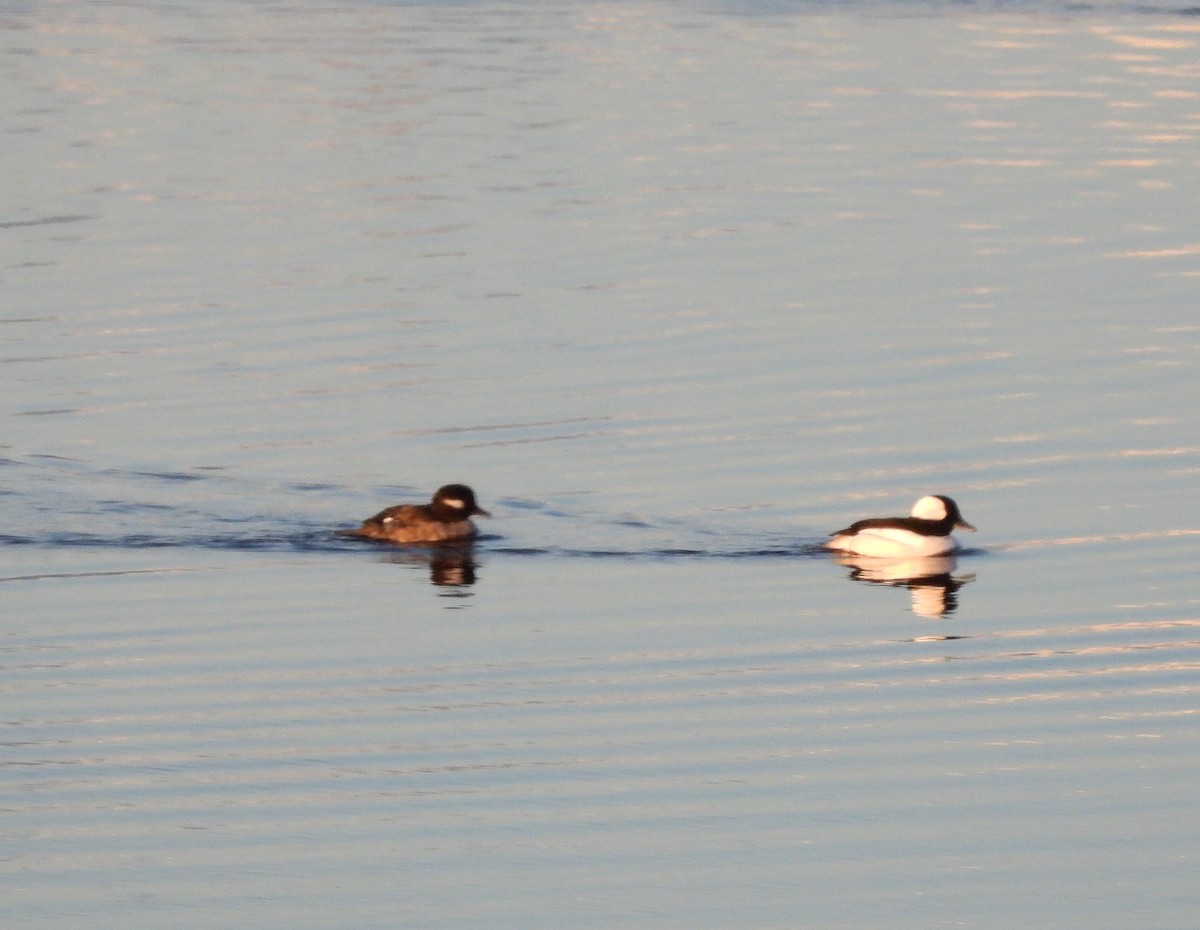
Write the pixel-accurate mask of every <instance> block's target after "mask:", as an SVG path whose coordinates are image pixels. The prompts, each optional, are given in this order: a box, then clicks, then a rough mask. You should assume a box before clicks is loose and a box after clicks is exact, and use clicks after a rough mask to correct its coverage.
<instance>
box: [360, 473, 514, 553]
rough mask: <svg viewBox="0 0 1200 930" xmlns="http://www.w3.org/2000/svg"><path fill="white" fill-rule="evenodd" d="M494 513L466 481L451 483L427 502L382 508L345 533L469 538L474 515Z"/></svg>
mask: <svg viewBox="0 0 1200 930" xmlns="http://www.w3.org/2000/svg"><path fill="white" fill-rule="evenodd" d="M475 514H479V515H480V516H482V517H490V516H491V514H490V513H488V512H487V511H486V510H484V509H483V508H482V507H480V506H479V505H478V504H476V503H475V492H474V491H472V490H471V489H470V488H469V487H467V486H466V485H465V484H448V485H446V486H445V487H441V488H438V489H437V493H436V494H434V495H433V500H431V501H430V502H429V503H428V504H400V505H398V506H396V507H389V508H388V509H387V510H381V511H379V513H377V514H375V516H373V517H371V518H370V519H369V520H364V521H363V525H362V526H360V527H359V528H358V529H356V530H345V531H344V532H343V533H342V535H344V536H358V537H360V538H362V539H387V540H390V541H391V542H398V543H419V542H444V541H446V540H450V539H469V538H470V537H472V536H474V535H475V533H476V530H475V524H474V523H472V522H471V517H472V516H474V515H475Z"/></svg>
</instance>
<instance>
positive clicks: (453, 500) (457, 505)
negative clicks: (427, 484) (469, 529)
mask: <svg viewBox="0 0 1200 930" xmlns="http://www.w3.org/2000/svg"><path fill="white" fill-rule="evenodd" d="M442 503H443V504H445V505H446V506H447V507H453V508H454V509H455V510H462V509H463V508H464V507H466V506H467V505H466V504H465V503H463V502H462V501H460V500H459V499H458V498H457V497H447V498H444V499H443V500H442Z"/></svg>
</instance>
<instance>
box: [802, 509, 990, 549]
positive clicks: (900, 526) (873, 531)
mask: <svg viewBox="0 0 1200 930" xmlns="http://www.w3.org/2000/svg"><path fill="white" fill-rule="evenodd" d="M956 526H957V527H962V529H964V530H970V531H971V532H975V527H973V526H971V524H970V523H968V522H967V521H966V520H964V519H963V516H962V514H961V513H959V511H958V504H956V503H954V501H953V500H951V499H950V498H948V497H943V496H942V495H941V494H931V495H930V496H929V497H922V498H921V499H920V500H919V501H917V502H916V503H915V504H913V509H912V514H911V515H910V516H907V517H876V518H874V519H871V520H859V521H858V522H857V523H852V524H850V525H849V526H848V527H846V528H845V529H844V530H838V531H837V532H836V533H831V534H830V535H831V536H832V537H833V538H832V539H830V540H829V542H827V543H826V544H825V545H826V546H827V547H828V548H830V549H837V550H839V551H841V552H854V553H856V554H858V555H871V556H880V557H883V558H897V557H908V558H911V557H914V556H915V557H918V558H924V557H925V556H932V555H944V554H945V553H947V552H953V551H954V550H955V549H957V548H958V542H957V541H956V540H955V538H954V537H953V536H951V535H950V531H951V530H953V529H954V528H955V527H956Z"/></svg>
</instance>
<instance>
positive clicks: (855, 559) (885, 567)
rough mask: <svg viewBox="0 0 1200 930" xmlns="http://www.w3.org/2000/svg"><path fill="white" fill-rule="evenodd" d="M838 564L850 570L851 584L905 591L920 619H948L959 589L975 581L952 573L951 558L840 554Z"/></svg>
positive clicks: (972, 576)
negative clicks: (881, 557)
mask: <svg viewBox="0 0 1200 930" xmlns="http://www.w3.org/2000/svg"><path fill="white" fill-rule="evenodd" d="M837 561H838V564H840V565H845V566H846V567H847V568H850V569H852V571H851V572H850V578H851V579H852V580H854V581H861V582H863V583H864V584H880V585H888V586H890V587H894V588H908V590H909V591H910V592H911V593H912V610H913V613H915V614H920V615H921V616H922V617H935V618H936V617H948V616H950V614H952V613H954V611H955V610H957V609H958V592H959V589H960V588H962V587H963V585H966V584H969V583H970V582H972V581H974V580H975V576H974V575H973V574H965V575H955V574H954V569H955V568H957V567H958V564H957V560H956V559H955V558H954V556H952V555H943V556H930V557H926V558H914V559H879V558H868V557H863V556H854V555H850V554H841V555H838V556H837Z"/></svg>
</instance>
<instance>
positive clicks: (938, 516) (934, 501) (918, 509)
mask: <svg viewBox="0 0 1200 930" xmlns="http://www.w3.org/2000/svg"><path fill="white" fill-rule="evenodd" d="M912 515H913V516H914V517H916V518H917V519H918V520H945V519H946V505H945V504H944V503H943V502H942V499H941V498H940V497H934V496H933V495H932V494H931V495H930V496H929V497H922V498H921V499H920V500H919V501H917V502H916V503H915V504H913V509H912Z"/></svg>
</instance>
